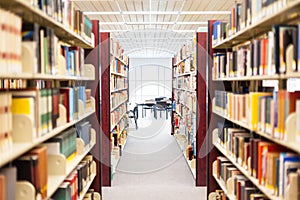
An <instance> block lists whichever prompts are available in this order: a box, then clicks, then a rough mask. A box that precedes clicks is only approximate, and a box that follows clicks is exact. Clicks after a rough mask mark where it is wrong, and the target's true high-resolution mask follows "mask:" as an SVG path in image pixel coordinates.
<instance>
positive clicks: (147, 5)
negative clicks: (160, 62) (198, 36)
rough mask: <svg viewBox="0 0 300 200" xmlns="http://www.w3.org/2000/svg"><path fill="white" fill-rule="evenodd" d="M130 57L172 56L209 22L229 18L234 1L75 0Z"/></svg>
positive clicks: (79, 7) (76, 5)
mask: <svg viewBox="0 0 300 200" xmlns="http://www.w3.org/2000/svg"><path fill="white" fill-rule="evenodd" d="M72 1H73V2H74V3H75V7H76V8H77V9H80V10H82V11H84V13H85V14H86V15H88V17H89V18H90V19H92V20H99V22H100V31H102V32H111V33H112V34H113V37H114V38H115V39H116V40H118V41H120V43H121V45H122V47H123V48H124V50H125V53H126V54H127V55H129V57H131V58H132V57H139V58H141V57H147V58H149V57H173V56H174V55H175V54H176V52H178V51H179V50H180V48H181V47H182V45H183V44H185V43H186V42H187V41H188V40H191V39H192V37H193V34H195V32H196V31H203V30H204V31H205V29H206V27H207V21H208V20H213V19H220V20H227V19H229V11H231V8H232V7H233V6H234V3H235V1H234V0H72Z"/></svg>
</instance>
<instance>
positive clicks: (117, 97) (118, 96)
mask: <svg viewBox="0 0 300 200" xmlns="http://www.w3.org/2000/svg"><path fill="white" fill-rule="evenodd" d="M127 99H128V94H127V91H122V92H116V93H113V94H111V96H110V108H111V109H113V108H115V107H116V106H119V105H120V104H121V103H122V102H124V101H126V100H127Z"/></svg>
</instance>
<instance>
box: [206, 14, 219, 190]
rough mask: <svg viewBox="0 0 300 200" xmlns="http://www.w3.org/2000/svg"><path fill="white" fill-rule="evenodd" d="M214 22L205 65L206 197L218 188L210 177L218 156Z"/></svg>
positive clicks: (210, 32)
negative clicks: (215, 144)
mask: <svg viewBox="0 0 300 200" xmlns="http://www.w3.org/2000/svg"><path fill="white" fill-rule="evenodd" d="M214 22H215V20H211V21H208V37H207V42H208V47H207V50H208V55H209V56H208V62H207V63H208V65H207V74H208V76H207V77H208V110H207V120H208V126H209V127H208V134H209V137H208V140H207V145H206V148H207V151H208V152H209V154H208V157H207V170H206V171H207V176H208V178H207V195H209V193H210V192H213V191H215V190H216V189H217V188H219V186H218V184H217V182H216V181H215V179H214V178H213V176H212V163H213V162H214V161H215V159H216V157H217V156H218V155H220V154H219V152H218V151H217V149H216V148H214V147H213V144H212V134H211V133H212V131H213V129H214V128H216V127H217V123H218V119H217V116H216V115H214V114H213V113H212V99H213V97H214V95H215V94H214V93H215V83H214V82H213V81H212V66H213V53H214V51H213V48H212V37H211V35H212V31H213V27H212V25H213V23H214Z"/></svg>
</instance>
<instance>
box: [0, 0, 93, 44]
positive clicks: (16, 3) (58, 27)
mask: <svg viewBox="0 0 300 200" xmlns="http://www.w3.org/2000/svg"><path fill="white" fill-rule="evenodd" d="M0 6H1V7H3V8H6V9H7V10H10V11H11V12H13V13H16V14H18V15H20V16H21V17H22V18H23V19H25V20H27V21H29V22H36V23H38V24H40V25H41V26H45V27H50V28H52V29H54V32H55V35H57V36H58V37H59V38H60V39H62V40H64V41H66V42H67V43H69V44H72V45H75V46H80V47H82V48H85V49H91V48H94V46H93V44H92V42H91V38H89V40H86V39H84V38H83V37H81V36H80V35H78V34H76V33H75V32H74V31H72V30H71V29H69V28H67V27H66V26H65V25H63V24H62V23H60V22H58V21H56V20H54V19H53V18H52V17H50V16H48V15H47V14H46V13H45V12H43V11H41V10H40V9H39V8H37V7H34V6H32V5H30V4H29V2H28V1H27V2H26V1H23V0H1V1H0Z"/></svg>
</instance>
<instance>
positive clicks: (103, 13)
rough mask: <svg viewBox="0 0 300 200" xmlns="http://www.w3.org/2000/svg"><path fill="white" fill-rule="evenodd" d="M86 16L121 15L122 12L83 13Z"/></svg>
mask: <svg viewBox="0 0 300 200" xmlns="http://www.w3.org/2000/svg"><path fill="white" fill-rule="evenodd" d="M83 14H85V15H119V14H121V13H120V12H83Z"/></svg>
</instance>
